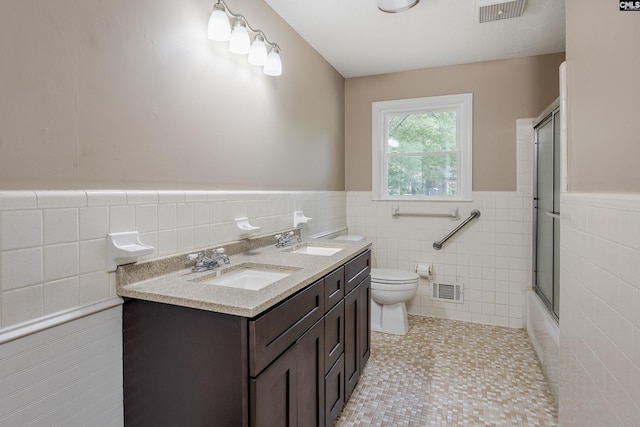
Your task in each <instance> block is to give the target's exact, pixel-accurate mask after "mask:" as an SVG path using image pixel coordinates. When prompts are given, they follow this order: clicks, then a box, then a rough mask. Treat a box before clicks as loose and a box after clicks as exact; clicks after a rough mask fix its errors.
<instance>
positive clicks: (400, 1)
mask: <svg viewBox="0 0 640 427" xmlns="http://www.w3.org/2000/svg"><path fill="white" fill-rule="evenodd" d="M376 1H377V2H378V9H380V10H381V11H383V12H387V13H398V12H404V11H405V10H409V9H411V8H412V7H413V6H415V5H417V4H418V2H419V1H420V0H376Z"/></svg>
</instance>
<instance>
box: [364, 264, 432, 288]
mask: <svg viewBox="0 0 640 427" xmlns="http://www.w3.org/2000/svg"><path fill="white" fill-rule="evenodd" d="M419 279H420V276H419V275H418V273H412V272H410V271H404V270H393V269H389V268H372V269H371V282H375V283H380V284H385V285H404V284H414V283H416V282H417V281H418V280H419Z"/></svg>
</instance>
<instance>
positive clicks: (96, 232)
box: [79, 207, 109, 240]
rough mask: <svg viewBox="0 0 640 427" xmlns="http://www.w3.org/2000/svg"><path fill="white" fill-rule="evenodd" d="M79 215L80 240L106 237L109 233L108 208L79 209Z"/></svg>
mask: <svg viewBox="0 0 640 427" xmlns="http://www.w3.org/2000/svg"><path fill="white" fill-rule="evenodd" d="M79 213H80V239H81V240H89V239H97V238H100V237H102V238H104V237H106V235H107V234H108V233H109V208H107V207H95V208H81V209H80V210H79Z"/></svg>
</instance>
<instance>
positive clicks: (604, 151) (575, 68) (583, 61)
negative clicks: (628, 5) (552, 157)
mask: <svg viewBox="0 0 640 427" xmlns="http://www.w3.org/2000/svg"><path fill="white" fill-rule="evenodd" d="M609 3H610V2H588V6H585V2H583V1H576V0H568V1H567V74H568V75H567V80H568V89H567V90H568V97H569V101H568V102H569V106H568V108H569V114H568V115H569V122H568V126H569V129H570V135H569V138H570V142H569V177H568V178H569V179H568V184H569V189H570V191H579V192H602V191H604V192H633V193H637V192H640V167H638V159H640V132H639V131H638V119H639V118H640V101H639V100H640V85H639V79H638V76H639V71H640V70H639V61H640V55H639V54H638V45H637V44H638V41H639V40H640V20H639V19H638V18H640V16H639V15H640V14H639V13H638V12H620V11H619V10H618V5H617V3H616V2H614V3H615V4H613V3H612V4H609Z"/></svg>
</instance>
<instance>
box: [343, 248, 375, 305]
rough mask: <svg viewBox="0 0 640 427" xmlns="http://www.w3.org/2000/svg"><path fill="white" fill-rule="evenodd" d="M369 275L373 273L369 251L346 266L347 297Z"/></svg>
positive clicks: (345, 291)
mask: <svg viewBox="0 0 640 427" xmlns="http://www.w3.org/2000/svg"><path fill="white" fill-rule="evenodd" d="M369 273H371V251H370V250H367V251H365V252H363V253H361V254H360V255H358V256H357V257H355V258H354V259H352V260H351V261H349V262H348V263H346V264H345V265H344V276H345V281H346V282H347V286H346V289H345V290H344V293H345V295H346V294H348V293H349V292H351V290H352V289H353V288H355V287H356V286H357V285H358V284H359V283H360V282H362V279H364V278H365V277H366V276H367V275H369Z"/></svg>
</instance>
